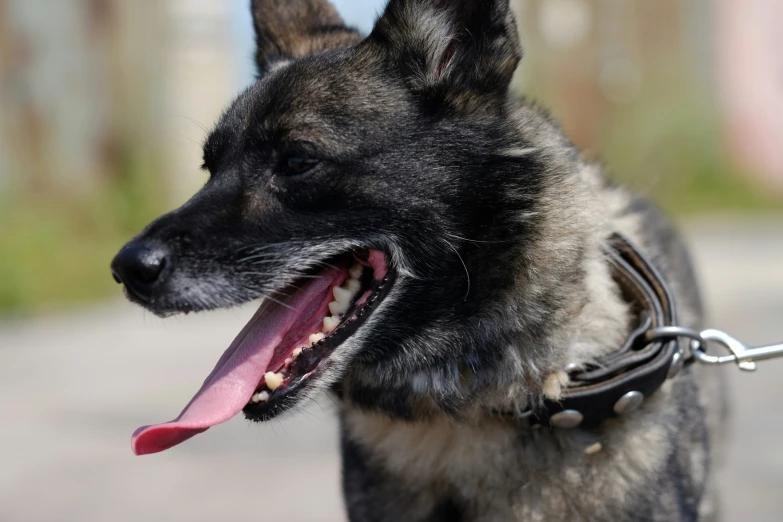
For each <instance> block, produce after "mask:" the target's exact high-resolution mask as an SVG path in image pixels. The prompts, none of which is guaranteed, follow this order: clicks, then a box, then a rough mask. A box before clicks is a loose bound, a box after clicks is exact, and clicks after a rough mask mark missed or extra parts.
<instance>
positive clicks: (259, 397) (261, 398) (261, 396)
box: [253, 391, 269, 404]
mask: <svg viewBox="0 0 783 522" xmlns="http://www.w3.org/2000/svg"><path fill="white" fill-rule="evenodd" d="M268 400H269V393H267V392H265V391H262V392H259V393H256V394H255V395H253V402H254V403H256V404H258V403H259V402H266V401H268Z"/></svg>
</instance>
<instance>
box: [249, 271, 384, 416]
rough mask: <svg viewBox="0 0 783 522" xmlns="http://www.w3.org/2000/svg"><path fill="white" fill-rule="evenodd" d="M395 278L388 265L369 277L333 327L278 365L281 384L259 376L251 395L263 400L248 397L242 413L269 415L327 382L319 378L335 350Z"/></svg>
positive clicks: (382, 297)
mask: <svg viewBox="0 0 783 522" xmlns="http://www.w3.org/2000/svg"><path fill="white" fill-rule="evenodd" d="M395 281H396V273H395V272H394V271H393V270H391V269H389V270H388V271H387V272H386V273H385V275H384V276H383V278H382V279H380V280H376V279H374V278H371V279H370V282H369V284H368V287H367V289H366V290H363V292H362V294H360V298H359V299H358V301H357V302H356V303H355V304H354V305H353V306H352V307H351V309H349V310H348V311H347V312H346V314H345V316H344V317H343V318H342V320H341V321H340V323H339V325H338V326H337V328H335V329H334V331H332V332H331V333H329V334H328V335H325V337H324V338H323V339H321V340H319V341H317V342H315V343H314V344H312V345H311V346H309V347H307V348H304V349H303V350H302V351H301V353H299V354H298V356H297V357H296V358H295V359H293V360H290V359H289V360H287V361H286V363H285V365H284V366H283V367H282V368H280V370H281V373H280V374H281V375H282V377H283V380H282V382H281V383H280V384H277V383H274V384H275V386H274V389H271V387H270V386H268V385H267V383H266V380H267V376H269V374H267V376H265V378H264V379H262V381H261V383H260V384H259V387H258V389H257V391H256V394H255V395H254V398H257V397H258V396H259V395H261V396H262V398H263V400H258V401H252V400H251V402H250V403H248V404H247V406H245V408H244V409H243V413H244V415H245V417H246V418H247V419H248V420H251V421H256V422H263V421H266V420H269V419H272V418H274V417H276V416H278V415H280V414H281V413H283V412H285V411H286V410H288V409H290V408H291V407H293V406H294V405H295V404H297V403H298V402H299V401H300V400H301V399H303V398H305V396H306V395H308V393H309V392H310V391H311V389H313V388H316V387H317V386H318V385H319V384H321V385H324V386H325V385H328V384H330V383H322V382H320V381H321V380H322V378H323V377H324V376H325V374H326V373H327V372H328V370H329V369H330V367H331V366H332V364H333V360H332V357H333V356H334V354H335V352H337V351H338V350H339V348H340V346H341V345H342V344H343V343H345V342H346V341H347V340H348V339H349V338H350V337H351V336H352V335H353V334H354V333H356V331H357V330H358V329H359V327H360V326H361V325H362V324H364V323H365V322H366V321H367V320H368V319H369V317H370V316H371V315H372V314H373V312H374V311H375V310H376V308H377V307H378V306H379V305H380V303H381V302H382V301H383V300H384V299H385V298H386V297H387V296H388V294H389V292H390V291H391V289H392V287H393V286H394V283H395ZM278 378H279V377H278Z"/></svg>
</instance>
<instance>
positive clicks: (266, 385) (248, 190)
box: [113, 0, 542, 453]
mask: <svg viewBox="0 0 783 522" xmlns="http://www.w3.org/2000/svg"><path fill="white" fill-rule="evenodd" d="M253 10H254V16H255V21H256V30H257V36H258V44H259V50H258V55H257V61H258V65H259V69H260V78H259V80H258V82H257V83H256V84H255V85H253V86H252V87H250V88H249V89H248V90H247V91H246V92H245V93H244V94H242V95H241V96H240V97H239V99H237V100H236V101H235V102H234V103H233V104H232V106H231V107H230V108H229V109H228V111H227V112H226V113H225V114H224V116H223V117H222V118H221V120H220V122H219V123H218V125H217V127H216V129H215V130H214V131H213V132H212V133H211V135H210V136H209V138H208V139H207V142H206V145H205V148H204V168H205V169H206V170H208V171H209V173H210V179H209V181H208V182H207V184H206V186H205V187H204V188H203V189H202V190H201V191H200V192H199V193H198V194H197V195H196V196H195V197H194V198H193V199H192V200H191V201H189V202H188V203H187V204H186V205H184V206H183V207H182V208H180V209H178V210H176V211H174V212H172V213H170V214H168V215H166V216H163V217H162V218H160V219H158V220H157V221H155V222H154V223H152V224H151V225H150V226H149V227H148V228H147V229H146V230H145V231H144V232H143V233H142V234H141V235H140V236H138V237H137V238H136V239H134V240H133V241H132V242H131V243H130V244H129V245H128V246H126V247H125V249H123V251H122V252H121V253H120V254H119V255H118V257H117V258H116V259H115V261H114V264H113V271H114V274H115V277H116V278H117V279H118V281H121V282H123V283H124V284H125V288H126V294H127V295H128V297H129V298H130V299H131V300H132V301H135V302H137V303H139V304H141V305H143V306H145V307H146V308H148V309H149V310H151V311H153V312H155V313H157V314H160V315H168V314H172V313H178V312H192V311H202V310H209V309H214V308H219V307H229V306H234V305H239V304H242V303H245V302H248V301H251V300H254V299H259V298H266V300H265V301H264V303H263V304H262V306H261V308H260V309H259V312H258V314H256V317H254V319H253V321H251V323H250V324H248V326H247V327H246V328H245V330H243V332H242V333H241V334H240V335H239V337H237V339H236V340H235V342H234V344H232V346H231V348H230V349H229V351H227V352H226V354H225V355H224V357H223V358H222V359H221V361H220V362H219V363H218V366H217V367H216V368H215V371H214V372H213V374H212V375H210V376H209V378H208V379H207V381H206V382H205V384H204V387H203V388H202V390H201V391H200V392H199V394H198V395H197V396H196V397H195V398H194V400H193V401H192V402H191V404H190V405H188V407H187V408H186V409H185V411H183V413H182V415H180V417H179V418H178V419H177V421H175V422H173V423H169V424H166V425H162V426H157V427H153V428H148V429H145V430H142V431H140V432H139V433H138V434H137V437H136V442H135V447H136V450H137V451H138V452H140V453H148V452H152V451H159V450H162V449H166V448H167V447H170V446H172V445H174V444H176V443H179V442H181V441H182V440H185V439H186V438H188V437H190V436H193V435H194V434H196V433H198V432H200V431H203V430H204V429H207V428H208V427H210V426H212V425H214V424H216V423H218V422H223V421H224V420H227V419H228V418H230V417H231V416H233V415H234V414H236V413H237V412H238V411H239V410H244V412H245V414H246V415H247V416H248V417H249V418H252V419H259V420H263V419H267V418H270V417H272V416H274V415H277V414H279V413H280V412H282V411H284V410H286V409H287V408H289V407H291V406H293V405H294V404H296V403H297V402H298V401H299V400H301V399H302V398H304V397H306V396H307V395H310V394H312V393H313V392H314V391H317V390H320V389H323V388H324V387H325V386H328V385H330V384H333V383H334V382H336V381H337V380H339V379H340V378H341V377H343V376H345V375H346V372H349V371H351V369H352V368H355V367H362V368H365V369H366V370H367V371H369V372H374V374H375V375H376V376H377V378H378V379H379V380H384V379H385V380H387V381H391V380H393V379H394V375H395V373H398V372H399V373H409V374H410V373H415V372H417V371H420V370H422V369H423V368H427V367H431V368H435V367H438V366H439V365H440V364H441V363H442V362H443V361H451V362H455V361H458V362H459V363H460V364H463V363H464V364H468V365H470V366H475V365H476V364H482V363H486V360H484V361H480V360H479V358H480V357H479V356H478V355H477V352H476V351H475V350H472V351H471V350H469V349H468V348H463V346H464V345H466V344H470V342H469V339H470V338H471V335H473V336H474V337H475V335H476V334H475V332H474V333H471V332H468V331H467V330H468V329H469V328H474V327H475V328H474V330H475V329H476V328H479V327H477V326H476V325H472V324H469V323H470V322H471V321H474V320H475V317H476V315H477V314H478V313H479V312H480V311H481V310H482V307H487V306H490V305H491V303H492V302H493V300H497V299H499V296H500V295H501V294H502V292H503V291H504V290H505V289H507V288H508V287H509V286H510V285H511V284H512V282H513V278H514V274H515V273H516V270H515V269H514V267H515V266H517V265H518V264H519V263H520V259H521V258H522V257H523V256H521V254H520V252H521V249H522V248H523V246H522V245H520V238H523V237H524V236H525V234H527V233H532V231H533V225H532V224H531V222H530V220H529V219H525V216H530V215H532V214H534V211H535V201H536V195H537V193H538V190H539V185H540V184H541V176H542V172H541V168H540V167H539V166H538V164H537V162H536V160H535V159H533V156H534V155H533V154H530V153H529V152H530V151H528V150H526V149H525V147H524V144H522V146H520V137H519V135H518V131H517V129H516V128H515V127H514V125H513V123H512V120H511V118H510V117H509V111H510V110H511V109H510V105H509V100H508V87H509V83H510V81H511V76H512V74H513V72H514V70H515V68H516V65H517V63H518V60H519V56H520V50H519V45H518V40H517V35H516V29H515V25H514V22H513V18H512V15H511V13H510V11H509V7H508V0H505V1H504V0H496V1H491V2H486V1H480V0H461V1H452V2H447V1H443V0H392V1H391V3H390V5H389V6H388V7H387V9H386V12H385V13H384V15H383V16H382V18H381V19H380V20H379V22H378V24H377V26H376V28H375V29H374V31H373V32H372V34H371V35H370V36H369V37H367V38H366V39H361V38H360V37H359V35H358V34H357V33H355V32H353V31H351V30H349V29H346V28H345V27H344V26H343V25H342V22H341V21H339V18H338V17H337V15H336V13H335V11H334V10H333V8H332V7H331V6H330V5H329V4H328V3H326V2H325V1H322V0H288V1H285V2H284V1H277V0H256V1H254V2H253ZM479 322H480V321H479ZM477 357H479V358H477ZM471 358H472V359H471ZM485 359H486V358H485ZM452 366H453V365H452ZM452 366H449V367H452Z"/></svg>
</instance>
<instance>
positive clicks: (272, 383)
mask: <svg viewBox="0 0 783 522" xmlns="http://www.w3.org/2000/svg"><path fill="white" fill-rule="evenodd" d="M264 380H265V381H266V387H267V388H269V389H270V390H272V391H275V390H276V389H278V388H279V387H280V385H281V384H283V376H282V375H280V374H279V373H273V372H268V373H267V374H266V375H264Z"/></svg>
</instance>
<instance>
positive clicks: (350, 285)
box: [345, 279, 362, 297]
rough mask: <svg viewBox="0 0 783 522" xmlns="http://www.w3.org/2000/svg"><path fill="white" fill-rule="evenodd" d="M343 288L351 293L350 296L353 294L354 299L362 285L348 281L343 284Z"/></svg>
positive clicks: (355, 281) (351, 280) (353, 280)
mask: <svg viewBox="0 0 783 522" xmlns="http://www.w3.org/2000/svg"><path fill="white" fill-rule="evenodd" d="M345 288H346V290H348V291H349V292H351V294H353V295H354V297H355V296H356V294H358V293H359V290H361V289H362V283H361V282H359V281H357V280H356V279H349V280H348V282H347V283H345Z"/></svg>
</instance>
